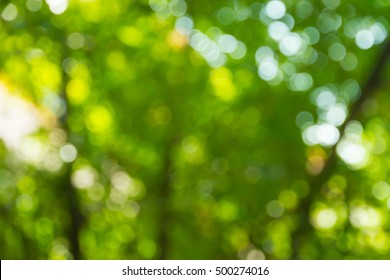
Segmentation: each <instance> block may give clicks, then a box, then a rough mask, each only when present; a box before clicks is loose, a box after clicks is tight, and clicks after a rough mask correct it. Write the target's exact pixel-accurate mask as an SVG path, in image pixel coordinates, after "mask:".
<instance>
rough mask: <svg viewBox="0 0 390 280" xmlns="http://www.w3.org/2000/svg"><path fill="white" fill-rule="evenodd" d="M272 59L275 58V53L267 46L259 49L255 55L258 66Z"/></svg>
mask: <svg viewBox="0 0 390 280" xmlns="http://www.w3.org/2000/svg"><path fill="white" fill-rule="evenodd" d="M270 57H271V58H272V57H274V51H273V50H272V49H271V48H270V47H267V46H264V47H260V48H258V49H257V51H256V54H255V59H256V62H257V63H258V64H260V63H261V62H262V61H263V60H264V59H266V58H270Z"/></svg>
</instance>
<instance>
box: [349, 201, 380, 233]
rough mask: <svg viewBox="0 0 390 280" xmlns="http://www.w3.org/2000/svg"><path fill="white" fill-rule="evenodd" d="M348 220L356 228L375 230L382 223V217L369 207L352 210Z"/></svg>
mask: <svg viewBox="0 0 390 280" xmlns="http://www.w3.org/2000/svg"><path fill="white" fill-rule="evenodd" d="M349 219H350V221H351V224H352V226H354V227H356V228H376V227H378V226H379V225H380V224H381V223H382V215H381V214H380V213H379V212H378V211H377V210H375V209H374V208H372V207H369V206H364V207H363V206H360V207H354V208H352V210H351V214H350V216H349Z"/></svg>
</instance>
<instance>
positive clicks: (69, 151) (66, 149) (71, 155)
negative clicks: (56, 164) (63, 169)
mask: <svg viewBox="0 0 390 280" xmlns="http://www.w3.org/2000/svg"><path fill="white" fill-rule="evenodd" d="M60 157H61V159H62V160H63V161H64V162H72V161H74V160H75V159H76V157H77V150H76V148H75V146H73V145H72V144H66V145H64V146H63V147H62V148H61V150H60Z"/></svg>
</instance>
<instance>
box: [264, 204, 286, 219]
mask: <svg viewBox="0 0 390 280" xmlns="http://www.w3.org/2000/svg"><path fill="white" fill-rule="evenodd" d="M267 213H268V215H269V216H271V217H272V218H279V217H281V216H282V215H283V213H284V208H283V205H282V204H281V203H280V201H278V200H272V201H271V202H269V203H268V204H267Z"/></svg>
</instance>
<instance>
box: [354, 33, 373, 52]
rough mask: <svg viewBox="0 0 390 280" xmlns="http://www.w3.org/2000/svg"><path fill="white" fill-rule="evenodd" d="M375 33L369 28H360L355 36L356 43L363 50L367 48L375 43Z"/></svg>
mask: <svg viewBox="0 0 390 280" xmlns="http://www.w3.org/2000/svg"><path fill="white" fill-rule="evenodd" d="M374 42H375V38H374V35H373V34H372V33H371V32H370V31H369V30H360V31H359V32H358V33H357V34H356V37H355V43H356V45H357V46H358V47H359V48H361V49H362V50H367V49H369V48H371V47H372V46H373V45H374Z"/></svg>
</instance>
